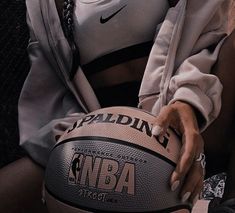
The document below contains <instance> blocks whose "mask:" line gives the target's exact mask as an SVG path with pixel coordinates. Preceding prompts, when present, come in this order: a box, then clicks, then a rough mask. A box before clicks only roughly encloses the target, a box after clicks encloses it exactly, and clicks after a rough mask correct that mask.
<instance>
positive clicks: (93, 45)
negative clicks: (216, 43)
mask: <svg viewBox="0 0 235 213" xmlns="http://www.w3.org/2000/svg"><path fill="white" fill-rule="evenodd" d="M168 8H169V4H168V1H167V0H147V1H144V0H76V3H75V13H74V25H75V32H74V35H75V41H76V43H77V44H78V48H79V51H80V61H81V64H82V66H83V68H84V70H85V72H88V73H89V72H93V73H94V72H96V71H102V70H104V69H107V68H109V67H112V66H114V65H118V64H121V63H124V62H127V61H130V60H133V59H137V58H141V57H144V56H147V55H149V52H150V49H151V47H152V44H153V39H154V35H155V33H156V27H157V25H158V24H159V23H161V22H162V21H163V19H164V17H165V14H166V12H167V10H168Z"/></svg>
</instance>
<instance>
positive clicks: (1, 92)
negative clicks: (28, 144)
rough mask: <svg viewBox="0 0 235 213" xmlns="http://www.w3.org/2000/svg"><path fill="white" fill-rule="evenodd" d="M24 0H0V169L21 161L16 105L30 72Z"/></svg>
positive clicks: (21, 153)
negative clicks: (18, 160) (15, 161)
mask: <svg viewBox="0 0 235 213" xmlns="http://www.w3.org/2000/svg"><path fill="white" fill-rule="evenodd" d="M25 14H26V8H25V0H0V168H1V167H3V166H4V165H6V164H8V163H10V162H12V161H14V160H16V159H18V158H20V157H21V156H23V155H24V151H23V150H22V149H21V148H20V147H19V145H18V143H19V136H18V125H17V103H18V98H19V94H20V90H21V88H22V85H23V82H24V80H25V78H26V75H27V73H28V71H29V61H28V56H27V52H26V47H27V43H28V39H29V35H28V29H27V25H26V20H25V16H26V15H25Z"/></svg>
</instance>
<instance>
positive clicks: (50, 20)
mask: <svg viewBox="0 0 235 213" xmlns="http://www.w3.org/2000/svg"><path fill="white" fill-rule="evenodd" d="M26 4H27V12H28V17H27V20H28V25H29V28H30V37H31V40H30V43H29V46H28V51H29V56H30V59H31V63H32V64H31V70H30V73H29V75H28V77H27V79H26V81H25V84H24V87H23V89H22V92H21V96H20V100H19V129H20V144H21V145H22V146H23V147H24V148H25V149H26V150H27V151H28V153H29V155H30V156H31V157H32V158H33V159H34V160H35V161H36V162H38V163H39V164H41V165H42V166H45V165H46V163H47V160H48V157H49V152H50V150H51V149H52V147H53V146H54V144H55V143H56V140H55V136H56V135H61V134H62V133H63V131H65V129H67V128H68V127H69V126H70V125H72V124H73V123H74V122H75V121H76V120H77V119H78V118H80V117H81V116H84V115H85V114H86V113H88V112H90V111H93V110H96V109H98V108H100V105H99V103H98V100H97V98H96V96H95V94H94V92H93V90H92V88H91V86H90V84H89V83H88V81H87V79H86V78H85V76H84V74H83V71H82V70H81V68H80V67H79V70H78V71H77V73H76V75H75V78H74V79H73V81H70V80H69V73H68V71H69V70H71V58H72V57H71V56H72V53H71V50H70V47H69V45H68V42H67V40H66V38H65V37H64V34H63V31H62V28H61V25H60V20H59V17H58V14H57V10H56V6H55V3H54V0H26ZM229 5H230V0H180V1H179V3H178V4H177V5H176V7H173V8H170V9H169V11H168V13H167V15H166V18H165V20H164V22H163V23H162V24H161V25H159V26H156V37H155V41H154V45H153V47H152V51H151V53H150V56H149V60H148V64H147V67H146V70H145V74H144V77H143V81H142V85H141V89H140V92H139V97H140V103H139V107H140V108H143V109H146V110H148V111H149V112H152V113H153V114H154V115H157V114H158V113H159V111H160V109H161V107H162V106H164V105H167V104H170V103H172V102H174V101H176V100H182V101H186V102H188V103H190V104H192V105H193V106H194V107H195V108H197V109H198V111H199V112H200V113H201V115H202V117H203V121H202V122H200V123H199V125H200V127H201V130H204V129H205V128H206V127H207V126H208V125H209V124H210V123H211V122H212V121H213V120H214V119H215V118H216V117H217V116H218V114H219V111H220V107H221V91H222V86H221V84H220V82H219V80H218V78H217V77H216V76H214V75H212V74H210V71H211V67H212V66H213V64H214V63H215V61H216V59H217V56H218V52H219V49H220V46H221V44H222V42H223V38H224V37H225V35H226V30H227V29H226V26H227V13H228V8H229Z"/></svg>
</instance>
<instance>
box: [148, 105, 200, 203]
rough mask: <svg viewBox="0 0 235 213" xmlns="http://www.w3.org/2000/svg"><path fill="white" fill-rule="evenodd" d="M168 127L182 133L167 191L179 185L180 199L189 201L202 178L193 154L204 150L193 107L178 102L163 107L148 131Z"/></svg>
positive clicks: (159, 133)
mask: <svg viewBox="0 0 235 213" xmlns="http://www.w3.org/2000/svg"><path fill="white" fill-rule="evenodd" d="M169 126H171V127H173V128H174V129H175V130H176V131H177V132H179V133H181V136H182V148H181V152H180V156H179V160H178V163H177V166H176V168H175V170H174V172H173V173H172V176H171V178H170V185H171V190H172V191H174V190H176V189H177V188H178V186H179V185H182V188H181V192H180V197H181V199H182V201H186V200H190V201H191V202H193V200H195V199H196V197H197V195H198V193H199V192H200V190H201V186H202V184H203V178H204V175H203V168H202V167H201V165H200V163H195V159H196V157H197V156H199V153H201V152H203V150H204V142H203V139H202V137H201V135H200V133H199V128H198V124H197V119H196V116H195V113H194V109H193V108H192V107H191V106H190V105H189V104H186V103H183V102H180V101H177V102H175V103H174V104H171V105H168V106H165V107H163V108H162V110H161V112H160V114H159V115H158V116H157V118H156V120H155V123H154V125H153V130H152V134H153V135H156V136H164V134H165V133H166V131H167V129H168V128H169ZM182 182H183V183H182ZM181 183H182V184H181Z"/></svg>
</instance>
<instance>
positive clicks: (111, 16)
mask: <svg viewBox="0 0 235 213" xmlns="http://www.w3.org/2000/svg"><path fill="white" fill-rule="evenodd" d="M126 6H127V5H124V6H123V7H121V8H120V9H119V10H118V11H116V12H115V13H113V14H112V15H110V16H108V17H106V18H103V17H102V16H101V17H100V23H101V24H104V23H106V22H108V21H109V20H110V19H111V18H113V17H114V16H115V15H117V14H118V13H119V12H120V11H121V10H122V9H123V8H124V7H126Z"/></svg>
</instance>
